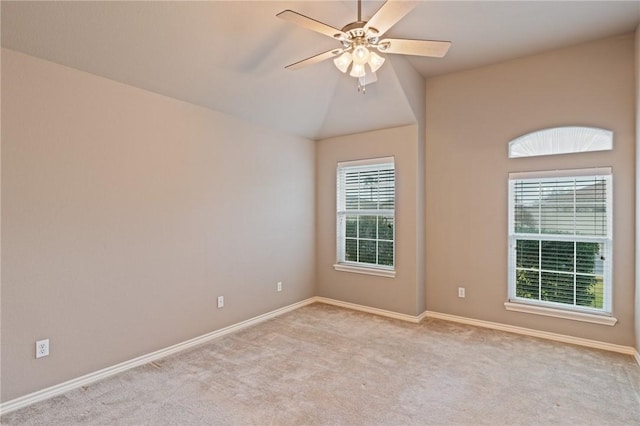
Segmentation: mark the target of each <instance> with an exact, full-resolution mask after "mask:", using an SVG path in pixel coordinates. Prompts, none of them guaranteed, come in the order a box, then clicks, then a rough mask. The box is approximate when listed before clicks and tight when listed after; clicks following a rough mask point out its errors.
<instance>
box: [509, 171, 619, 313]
mask: <svg viewBox="0 0 640 426" xmlns="http://www.w3.org/2000/svg"><path fill="white" fill-rule="evenodd" d="M611 194H612V187H611V169H610V168H599V169H584V170H563V171H554V172H529V173H511V174H510V175H509V301H510V302H516V303H523V304H534V305H538V306H542V307H545V308H551V309H564V310H569V311H578V312H583V313H586V314H610V313H611V265H612V263H611V261H612V257H611V252H612V250H611V244H612V229H611V228H612V226H611V225H612V212H611Z"/></svg>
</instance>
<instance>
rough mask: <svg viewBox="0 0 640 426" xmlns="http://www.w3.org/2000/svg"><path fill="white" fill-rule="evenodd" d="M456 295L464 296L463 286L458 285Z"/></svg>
mask: <svg viewBox="0 0 640 426" xmlns="http://www.w3.org/2000/svg"><path fill="white" fill-rule="evenodd" d="M458 297H462V298H464V287H458Z"/></svg>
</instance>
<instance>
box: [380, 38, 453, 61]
mask: <svg viewBox="0 0 640 426" xmlns="http://www.w3.org/2000/svg"><path fill="white" fill-rule="evenodd" d="M385 46H387V47H385ZM449 47H451V42H450V41H434V40H409V39H406V38H386V39H384V40H380V42H379V43H378V50H380V51H381V52H384V53H399V54H401V55H416V56H431V57H434V58H442V57H444V55H446V54H447V51H448V50H449Z"/></svg>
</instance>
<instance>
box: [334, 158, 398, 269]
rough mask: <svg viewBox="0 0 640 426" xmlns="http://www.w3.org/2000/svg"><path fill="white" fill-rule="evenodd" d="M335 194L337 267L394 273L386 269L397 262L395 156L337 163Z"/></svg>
mask: <svg viewBox="0 0 640 426" xmlns="http://www.w3.org/2000/svg"><path fill="white" fill-rule="evenodd" d="M336 193H337V223H336V225H337V226H336V228H337V261H338V265H336V269H340V270H348V271H352V272H365V271H357V270H352V269H349V266H351V267H356V268H368V269H375V270H377V271H378V273H376V275H385V276H393V274H386V273H385V272H384V271H393V270H394V264H395V261H394V260H395V166H394V160H393V157H388V158H376V159H371V160H361V161H350V162H344V163H338V173H337V191H336ZM374 273H375V271H374Z"/></svg>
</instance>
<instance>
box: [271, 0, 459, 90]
mask: <svg viewBox="0 0 640 426" xmlns="http://www.w3.org/2000/svg"><path fill="white" fill-rule="evenodd" d="M357 1H358V17H357V20H356V21H355V22H350V23H348V24H347V25H345V26H344V27H342V29H337V28H334V27H332V26H330V25H327V24H325V23H322V22H320V21H317V20H315V19H313V18H309V17H308V16H305V15H302V14H300V13H298V12H294V11H293V10H284V11H282V12H280V13H278V14H277V15H276V16H277V17H279V18H282V19H284V20H287V21H289V22H293V23H294V24H297V25H300V26H302V27H304V28H307V29H309V30H311V31H315V32H317V33H320V34H324V35H326V36H329V37H331V38H333V39H335V40H337V41H339V42H340V44H341V47H339V48H336V49H331V50H328V51H326V52H323V53H319V54H317V55H314V56H311V57H309V58H307V59H303V60H301V61H298V62H295V63H293V64H291V65H287V66H286V67H285V68H287V69H292V70H296V69H300V68H302V67H305V66H307V65H312V64H316V63H318V62H321V61H324V60H326V59H329V58H334V60H333V62H334V64H335V65H336V67H337V68H338V69H339V70H340V71H342V72H343V73H346V72H347V70H348V69H349V66H350V65H351V72H350V73H349V75H350V76H352V77H356V78H358V79H359V85H358V89H360V88H361V87H362V88H364V84H363V79H364V78H365V76H368V74H369V73H368V72H367V70H366V68H365V65H369V68H370V69H371V73H375V72H376V71H377V70H378V69H379V68H380V67H381V66H382V64H383V63H384V61H385V59H384V58H383V57H382V56H380V55H378V54H377V53H376V52H375V50H377V51H378V52H380V53H385V54H386V53H394V54H400V55H417V56H429V57H436V58H442V57H444V56H445V55H446V54H447V51H448V50H449V47H450V46H451V42H450V41H434V40H410V39H403V38H382V36H383V35H384V34H385V33H386V32H387V31H389V29H390V28H391V27H393V26H394V25H395V24H396V23H397V22H398V21H400V19H402V18H403V17H404V16H405V15H406V14H407V13H409V12H410V11H411V10H412V9H413V8H414V7H415V6H416V2H413V1H399V0H387V1H386V2H385V3H383V5H382V6H381V7H380V9H378V11H377V12H376V13H375V14H374V15H373V17H372V18H371V19H369V20H368V21H363V20H362V0H357Z"/></svg>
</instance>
